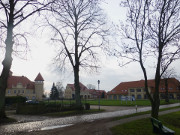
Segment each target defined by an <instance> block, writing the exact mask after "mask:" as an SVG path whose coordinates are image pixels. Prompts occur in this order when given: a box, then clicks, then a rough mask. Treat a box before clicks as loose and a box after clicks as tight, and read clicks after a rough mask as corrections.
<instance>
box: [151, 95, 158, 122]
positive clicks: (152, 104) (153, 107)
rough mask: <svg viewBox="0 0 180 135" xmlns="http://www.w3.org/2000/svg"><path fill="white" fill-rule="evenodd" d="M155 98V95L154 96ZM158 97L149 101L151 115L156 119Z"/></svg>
mask: <svg viewBox="0 0 180 135" xmlns="http://www.w3.org/2000/svg"><path fill="white" fill-rule="evenodd" d="M154 98H155V97H154ZM159 104H160V100H159V98H157V99H155V100H154V102H153V103H151V108H152V109H151V116H152V117H154V118H156V119H158V116H159Z"/></svg>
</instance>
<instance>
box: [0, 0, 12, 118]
mask: <svg viewBox="0 0 180 135" xmlns="http://www.w3.org/2000/svg"><path fill="white" fill-rule="evenodd" d="M13 13H14V0H11V1H10V13H9V21H8V26H7V37H6V41H5V44H6V50H5V57H4V60H3V62H2V65H3V69H2V73H1V76H0V119H2V118H5V117H6V115H5V92H6V88H7V81H8V77H9V72H10V68H11V64H12V51H13V28H14V25H13V19H14V14H13Z"/></svg>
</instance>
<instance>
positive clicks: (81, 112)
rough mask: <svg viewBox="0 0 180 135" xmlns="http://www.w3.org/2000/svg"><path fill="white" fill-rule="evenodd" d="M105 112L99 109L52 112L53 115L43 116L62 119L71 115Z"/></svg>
mask: <svg viewBox="0 0 180 135" xmlns="http://www.w3.org/2000/svg"><path fill="white" fill-rule="evenodd" d="M103 111H105V110H103V109H101V110H99V109H91V110H82V111H78V110H73V111H64V112H54V113H46V114H43V115H44V116H51V117H64V116H72V115H79V114H90V113H91V114H92V113H101V112H103Z"/></svg>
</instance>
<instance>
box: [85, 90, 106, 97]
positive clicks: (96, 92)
mask: <svg viewBox="0 0 180 135" xmlns="http://www.w3.org/2000/svg"><path fill="white" fill-rule="evenodd" d="M89 93H90V95H91V98H92V99H96V98H99V97H100V98H106V97H107V93H106V91H105V90H96V89H89Z"/></svg>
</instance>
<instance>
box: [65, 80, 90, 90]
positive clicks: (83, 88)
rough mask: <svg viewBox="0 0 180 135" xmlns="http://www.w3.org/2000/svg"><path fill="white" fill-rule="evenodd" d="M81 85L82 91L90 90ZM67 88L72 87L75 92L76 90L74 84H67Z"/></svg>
mask: <svg viewBox="0 0 180 135" xmlns="http://www.w3.org/2000/svg"><path fill="white" fill-rule="evenodd" d="M79 85H80V88H81V90H83V91H85V90H88V88H87V87H86V86H84V85H83V84H82V83H81V82H79ZM67 86H68V87H70V88H71V89H72V90H73V91H74V90H75V88H74V84H67Z"/></svg>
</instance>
